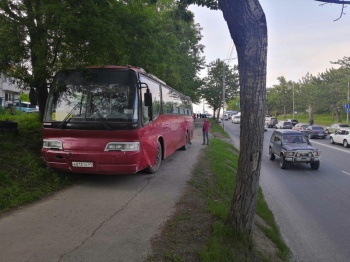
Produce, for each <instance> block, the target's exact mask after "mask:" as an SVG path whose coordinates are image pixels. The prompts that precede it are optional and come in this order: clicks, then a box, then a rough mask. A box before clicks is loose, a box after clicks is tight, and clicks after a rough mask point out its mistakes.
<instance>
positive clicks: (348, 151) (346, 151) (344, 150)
mask: <svg viewBox="0 0 350 262" xmlns="http://www.w3.org/2000/svg"><path fill="white" fill-rule="evenodd" d="M310 142H311V144H318V145H321V146H325V147H329V148H332V149H336V150H339V151H342V152H345V153H348V154H350V150H346V149H342V148H337V146H340V144H334V145H333V146H331V145H326V144H323V143H320V142H316V141H314V140H312V141H311V140H310Z"/></svg>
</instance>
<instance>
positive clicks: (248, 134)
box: [219, 0, 267, 235]
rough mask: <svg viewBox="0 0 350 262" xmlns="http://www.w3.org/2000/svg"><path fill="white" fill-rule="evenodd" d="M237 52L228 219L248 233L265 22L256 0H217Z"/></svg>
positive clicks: (258, 148)
mask: <svg viewBox="0 0 350 262" xmlns="http://www.w3.org/2000/svg"><path fill="white" fill-rule="evenodd" d="M219 5H220V8H221V10H222V11H223V14H224V18H225V20H226V22H227V24H228V28H229V30H230V34H231V37H232V39H233V41H234V43H235V46H236V49H237V55H238V71H239V84H240V101H241V113H242V115H241V133H240V154H239V160H238V161H239V165H238V170H237V178H236V188H235V192H234V194H233V199H232V205H231V209H230V213H229V217H228V222H229V223H230V224H231V225H232V227H233V228H234V229H236V230H237V231H240V232H243V233H247V234H249V235H250V234H251V233H252V227H253V222H254V214H255V209H256V200H257V192H258V187H259V177H260V167H261V156H262V150H263V138H264V115H265V102H266V60H267V24H266V18H265V14H264V12H263V10H262V7H261V5H260V3H259V1H258V0H219Z"/></svg>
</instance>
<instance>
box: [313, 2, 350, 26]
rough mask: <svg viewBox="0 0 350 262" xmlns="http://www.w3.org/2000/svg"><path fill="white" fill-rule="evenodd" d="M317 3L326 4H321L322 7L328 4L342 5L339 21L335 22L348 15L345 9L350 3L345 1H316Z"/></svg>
mask: <svg viewBox="0 0 350 262" xmlns="http://www.w3.org/2000/svg"><path fill="white" fill-rule="evenodd" d="M315 1H318V2H324V4H320V5H321V6H322V5H326V4H340V5H342V8H341V12H340V16H339V17H338V18H337V19H335V20H334V22H335V21H338V20H339V19H340V18H342V16H343V15H345V14H346V13H345V12H344V9H345V8H346V5H348V4H350V1H343V0H315Z"/></svg>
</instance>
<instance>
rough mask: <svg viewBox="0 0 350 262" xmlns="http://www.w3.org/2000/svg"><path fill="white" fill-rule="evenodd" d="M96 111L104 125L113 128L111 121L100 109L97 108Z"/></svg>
mask: <svg viewBox="0 0 350 262" xmlns="http://www.w3.org/2000/svg"><path fill="white" fill-rule="evenodd" d="M95 112H96V113H97V115H98V117H99V118H101V120H102V123H103V125H104V126H105V128H106V129H112V127H111V125H110V123H109V122H108V121H107V119H106V118H105V117H103V115H102V114H101V112H100V110H98V109H96V110H95Z"/></svg>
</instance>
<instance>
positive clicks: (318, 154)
mask: <svg viewBox="0 0 350 262" xmlns="http://www.w3.org/2000/svg"><path fill="white" fill-rule="evenodd" d="M313 154H314V156H320V155H321V151H314V152H313Z"/></svg>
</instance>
